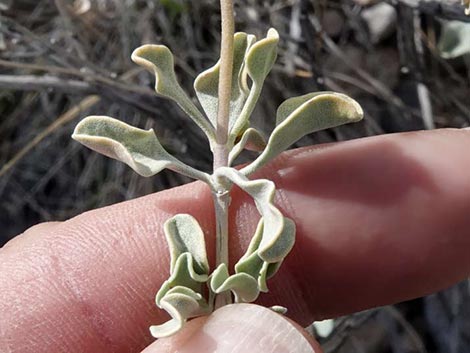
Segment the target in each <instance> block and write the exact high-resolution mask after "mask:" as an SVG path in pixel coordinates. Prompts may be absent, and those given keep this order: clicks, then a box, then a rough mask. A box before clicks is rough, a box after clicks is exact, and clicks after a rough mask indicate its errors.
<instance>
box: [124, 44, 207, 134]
mask: <svg viewBox="0 0 470 353" xmlns="http://www.w3.org/2000/svg"><path fill="white" fill-rule="evenodd" d="M132 60H133V61H134V62H135V63H136V64H138V65H141V66H142V67H144V68H145V69H147V70H149V71H150V72H152V73H154V74H155V91H156V92H157V93H158V94H160V95H162V96H165V97H167V98H170V99H172V100H174V101H175V102H176V103H178V105H179V106H180V107H181V109H183V110H184V111H185V112H186V114H188V115H189V116H190V117H191V118H192V119H193V121H194V122H195V123H196V124H197V125H198V126H199V127H200V128H201V129H202V130H203V131H204V132H205V134H206V135H207V137H208V138H209V140H210V141H211V142H213V141H214V139H215V133H214V128H213V126H211V124H210V122H209V121H208V120H207V119H206V118H205V116H204V115H203V114H202V113H201V112H200V111H199V109H198V108H197V107H196V106H195V105H194V103H193V102H192V101H191V99H190V98H189V97H188V95H187V94H186V92H185V91H184V90H183V89H182V88H181V86H180V85H179V83H178V80H177V79H176V74H175V64H174V58H173V54H172V53H171V51H170V49H168V48H167V47H166V46H164V45H153V44H149V45H143V46H141V47H139V48H137V49H136V50H134V52H133V53H132Z"/></svg>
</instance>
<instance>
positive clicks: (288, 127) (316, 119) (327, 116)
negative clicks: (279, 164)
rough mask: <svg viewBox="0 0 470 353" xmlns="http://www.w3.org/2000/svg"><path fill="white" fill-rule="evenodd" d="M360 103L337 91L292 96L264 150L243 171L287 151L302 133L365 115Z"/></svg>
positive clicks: (245, 172) (253, 169) (279, 109)
mask: <svg viewBox="0 0 470 353" xmlns="http://www.w3.org/2000/svg"><path fill="white" fill-rule="evenodd" d="M363 115H364V113H363V111H362V108H361V106H360V105H359V103H357V102H356V101H355V100H353V99H352V98H350V97H348V96H346V95H344V94H341V93H334V92H317V93H310V94H307V95H304V96H301V97H295V98H290V99H288V100H286V101H285V102H284V103H282V104H281V106H279V108H278V112H277V118H276V121H277V126H276V128H275V129H274V131H273V132H272V134H271V136H270V137H269V140H268V144H267V146H266V149H265V150H264V151H263V153H262V154H261V155H260V156H259V157H258V158H257V159H256V160H255V161H254V162H253V163H251V164H250V165H248V166H246V167H245V168H243V169H242V170H241V171H242V173H243V174H245V175H249V174H251V173H253V172H254V171H255V170H257V169H259V168H260V167H262V166H263V165H265V164H266V163H267V162H269V161H270V160H271V159H273V158H274V157H276V156H277V155H279V154H280V153H281V152H283V151H285V150H286V149H287V148H288V147H289V146H290V145H292V144H293V143H295V142H296V141H298V140H299V139H300V138H301V137H303V136H305V135H307V134H309V133H312V132H316V131H320V130H324V129H329V128H332V127H336V126H339V125H343V124H347V123H352V122H356V121H359V120H361V119H362V118H363Z"/></svg>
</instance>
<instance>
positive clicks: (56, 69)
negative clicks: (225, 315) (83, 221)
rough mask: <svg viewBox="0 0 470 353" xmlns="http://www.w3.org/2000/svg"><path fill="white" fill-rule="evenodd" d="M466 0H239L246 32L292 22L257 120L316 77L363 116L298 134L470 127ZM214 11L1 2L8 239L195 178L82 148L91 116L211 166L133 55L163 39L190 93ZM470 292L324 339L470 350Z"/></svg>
mask: <svg viewBox="0 0 470 353" xmlns="http://www.w3.org/2000/svg"><path fill="white" fill-rule="evenodd" d="M436 4H437V5H436ZM410 6H414V7H410ZM459 6H460V5H459V3H453V2H452V1H451V0H446V2H445V4H444V5H442V6H441V5H439V3H438V2H436V1H434V2H433V1H423V2H419V1H414V0H406V1H405V0H404V3H402V2H393V6H392V5H390V4H389V3H386V2H378V3H377V2H376V1H374V0H355V1H353V0H341V1H321V0H319V1H310V0H290V1H289V0H263V1H260V0H239V1H236V19H237V29H238V30H243V31H246V32H250V33H256V34H257V35H258V36H259V37H261V36H262V35H263V34H265V33H266V30H267V29H268V28H269V27H275V28H276V29H278V31H279V32H280V35H281V50H280V57H279V59H278V61H277V63H276V66H275V68H274V71H273V73H272V74H271V75H270V76H269V77H268V81H267V83H266V88H265V90H264V92H263V97H262V100H261V103H260V106H259V108H258V110H257V111H256V114H255V115H256V125H257V127H258V128H260V129H261V130H265V131H269V130H270V129H271V128H272V126H273V124H274V119H275V108H276V107H277V106H278V105H279V103H281V102H282V101H283V100H284V99H286V98H287V97H291V96H296V95H299V94H302V93H304V92H310V91H317V90H335V91H339V92H345V93H347V94H348V95H350V96H352V97H354V98H355V99H357V100H358V101H359V102H360V103H361V104H362V106H363V108H364V110H365V113H366V118H365V120H364V122H363V123H361V124H355V125H351V126H344V127H341V128H337V129H334V130H330V131H327V132H320V133H317V134H314V135H312V136H310V137H308V138H305V139H304V140H303V141H302V142H301V143H300V145H303V144H311V143H324V142H331V141H337V140H345V139H351V138H358V137H365V136H371V135H377V134H384V133H392V132H400V131H410V130H418V129H432V128H436V127H437V128H439V127H465V126H469V125H470V104H469V97H470V54H469V53H468V50H470V49H465V48H468V43H470V37H468V38H467V40H468V42H466V43H465V42H464V43H462V42H461V40H462V39H459V38H464V39H465V36H462V35H460V36H459V34H458V33H457V34H456V32H455V31H454V32H452V33H451V32H449V31H451V30H452V28H453V27H454V28H455V27H457V28H458V31H457V32H459V31H460V32H462V33H469V32H470V31H469V29H468V26H470V20H468V19H466V18H465V16H464V15H463V7H461V8H459ZM448 20H453V21H458V22H452V23H449V22H447V21H448ZM219 21H220V18H219V12H218V2H217V1H210V0H198V1H189V0H122V1H120V0H75V1H72V0H55V1H46V0H14V1H13V0H11V1H8V0H3V1H1V2H0V88H1V91H0V227H1V229H2V232H1V234H0V244H2V243H4V242H6V241H7V240H8V239H9V238H11V237H13V236H14V235H15V234H18V233H20V232H22V231H23V230H25V229H26V228H28V227H29V226H31V225H33V224H35V223H38V222H41V221H50V220H64V219H67V218H69V217H72V216H74V215H76V214H78V213H81V212H83V211H85V210H89V209H92V208H96V207H100V206H104V205H108V204H111V203H115V202H119V201H123V200H126V199H130V198H135V197H138V196H141V195H145V194H149V193H151V192H155V191H158V190H161V189H165V188H168V187H172V186H175V185H178V184H180V183H183V182H186V181H187V180H185V179H183V178H181V177H179V176H177V175H175V174H172V173H169V172H164V173H161V174H159V175H158V176H157V177H154V178H151V179H145V178H141V177H139V176H137V175H136V174H134V173H133V172H132V171H131V170H129V169H128V168H126V167H125V166H124V165H123V164H120V163H118V162H115V161H110V160H108V159H106V158H104V157H102V156H100V155H98V154H96V153H93V152H90V151H89V150H87V149H85V148H82V147H81V146H79V145H78V144H77V143H75V142H73V141H72V140H71V139H70V134H71V132H72V129H73V126H74V125H75V124H76V122H77V121H78V120H79V119H80V118H82V117H84V116H86V115H89V114H97V113H99V114H107V115H110V116H113V117H116V118H119V119H121V120H123V121H126V122H128V123H131V124H132V125H135V126H139V127H141V128H149V127H153V128H154V129H155V130H156V131H157V132H158V135H159V137H160V138H161V140H162V142H163V144H164V145H165V147H166V148H167V149H168V150H170V151H171V152H172V153H174V154H175V155H177V156H178V157H179V158H181V159H182V160H184V161H185V162H187V163H188V164H192V165H197V166H198V167H199V168H202V169H206V170H210V167H211V161H210V160H209V159H208V158H207V156H208V155H210V154H209V153H207V152H208V146H207V144H206V142H205V140H204V138H203V136H202V135H201V134H200V133H199V132H198V129H193V128H192V127H193V125H192V123H191V122H190V121H189V120H188V119H187V118H186V117H185V115H184V114H183V113H182V112H181V111H180V110H179V109H178V108H177V107H176V106H175V105H173V104H172V103H171V102H168V101H166V100H165V99H162V98H159V97H157V96H155V95H154V93H153V91H152V86H153V82H152V77H151V75H149V74H148V73H146V72H143V71H142V70H141V69H140V68H139V67H137V66H136V65H135V64H133V63H132V62H131V60H130V54H131V52H132V50H133V49H134V48H135V47H137V46H139V45H141V44H144V43H162V44H166V45H168V46H169V47H171V49H172V51H173V52H174V53H175V55H176V70H177V74H178V78H179V80H180V82H181V83H182V85H183V86H184V88H185V89H186V90H187V91H188V92H190V91H192V88H191V85H192V82H193V79H194V78H195V76H196V74H197V73H199V72H201V71H202V70H203V69H205V68H207V67H209V66H211V65H213V64H214V62H215V60H216V59H217V58H218V51H219V48H218V43H219V37H220V34H219ZM456 23H458V24H456ZM460 32H459V33H460ZM445 33H450V34H449V35H450V37H448V40H447V41H443V40H444V39H443V38H444V37H443V34H445ZM459 40H460V42H459ZM439 48H440V50H441V51H442V52H440V51H439ZM462 48H463V50H462ZM449 53H454V54H455V53H458V55H449ZM189 145H190V146H191V148H188V146H189ZM469 293H470V288H469V284H468V283H462V284H461V285H459V286H456V287H454V288H452V289H450V290H449V291H447V292H444V293H440V294H437V295H434V296H431V297H428V298H425V299H420V300H416V301H414V302H412V303H405V304H402V305H400V306H398V307H390V308H385V309H378V310H374V311H372V312H368V313H365V314H358V315H355V316H352V317H347V318H344V319H341V320H340V321H338V322H337V328H336V334H335V335H334V336H333V338H331V337H330V338H327V339H326V343H325V347H326V351H327V352H394V353H398V352H400V353H401V352H410V353H411V352H426V351H427V352H443V353H464V352H470V336H469V334H468V332H470V327H469V326H470V304H469V299H470V294H469Z"/></svg>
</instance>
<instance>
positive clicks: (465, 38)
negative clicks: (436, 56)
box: [437, 5, 470, 59]
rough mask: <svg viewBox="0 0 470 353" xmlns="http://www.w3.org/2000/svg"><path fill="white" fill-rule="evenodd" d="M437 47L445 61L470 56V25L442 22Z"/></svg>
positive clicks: (457, 22)
mask: <svg viewBox="0 0 470 353" xmlns="http://www.w3.org/2000/svg"><path fill="white" fill-rule="evenodd" d="M469 9H470V5H469ZM437 47H438V49H439V52H440V53H441V56H442V57H443V58H445V59H453V58H457V57H459V56H462V55H468V54H470V23H465V22H460V21H445V22H442V33H441V37H440V38H439V43H438V45H437Z"/></svg>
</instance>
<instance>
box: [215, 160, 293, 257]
mask: <svg viewBox="0 0 470 353" xmlns="http://www.w3.org/2000/svg"><path fill="white" fill-rule="evenodd" d="M215 177H216V178H226V179H228V180H230V181H231V182H233V183H235V184H236V185H238V186H239V187H240V188H241V189H242V190H243V191H245V192H246V193H247V194H249V195H250V196H251V197H253V199H254V200H255V204H256V207H257V208H258V211H259V212H260V214H261V217H263V221H264V226H263V235H262V238H261V241H260V244H259V247H258V254H259V256H260V257H261V258H262V259H263V260H264V261H266V262H269V263H275V262H279V261H281V260H282V259H283V258H284V257H285V256H286V255H287V254H288V253H289V251H290V250H291V249H292V247H293V246H294V240H295V239H294V235H295V230H294V229H295V226H294V223H293V222H290V221H288V222H286V220H287V218H284V217H283V216H282V213H281V212H280V211H279V209H277V207H276V206H275V205H274V194H275V186H274V183H273V182H272V181H270V180H265V179H259V180H249V179H248V178H247V177H245V176H244V175H243V174H242V173H240V172H239V171H237V170H235V169H233V168H226V167H223V168H219V169H217V170H216V172H215ZM286 227H288V228H287V229H288V231H287V233H284V232H285V230H286ZM291 229H292V230H294V231H291Z"/></svg>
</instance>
